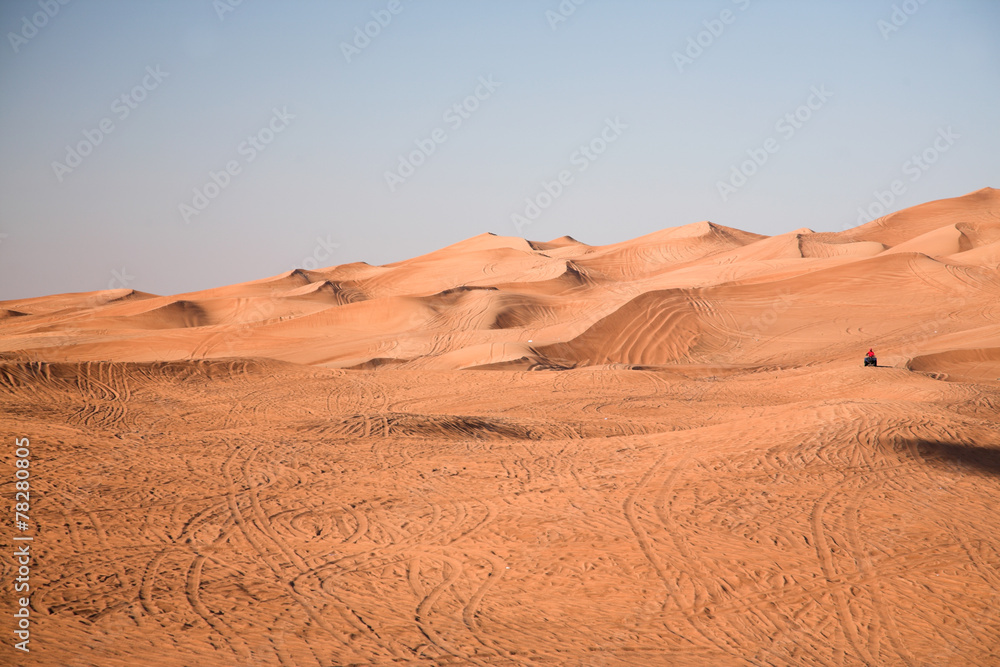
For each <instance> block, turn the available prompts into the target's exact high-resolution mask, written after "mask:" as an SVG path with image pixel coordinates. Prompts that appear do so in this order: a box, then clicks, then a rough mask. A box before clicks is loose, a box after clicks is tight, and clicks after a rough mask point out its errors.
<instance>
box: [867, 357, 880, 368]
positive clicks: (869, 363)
mask: <svg viewBox="0 0 1000 667" xmlns="http://www.w3.org/2000/svg"><path fill="white" fill-rule="evenodd" d="M865 366H878V359H876V358H875V357H865Z"/></svg>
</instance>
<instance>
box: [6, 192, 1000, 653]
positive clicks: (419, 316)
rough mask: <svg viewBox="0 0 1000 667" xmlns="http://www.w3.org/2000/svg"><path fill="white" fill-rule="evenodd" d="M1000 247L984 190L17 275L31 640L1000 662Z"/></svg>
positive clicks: (11, 397)
mask: <svg viewBox="0 0 1000 667" xmlns="http://www.w3.org/2000/svg"><path fill="white" fill-rule="evenodd" d="M998 247H1000V191H996V190H991V189H985V190H981V191H978V192H975V193H972V194H971V195H967V196H965V197H959V198H956V199H951V200H944V201H941V202H931V203H928V204H924V205H922V206H917V207H914V208H912V209H908V210H905V211H901V212H899V213H896V214H893V215H889V216H886V217H885V218H883V219H880V220H878V221H875V222H873V223H870V224H869V225H865V226H862V227H859V228H856V229H852V230H847V231H845V232H841V233H838V234H831V233H824V234H814V233H812V232H810V231H809V230H807V229H800V230H795V231H793V232H789V233H788V234H783V235H780V236H775V237H761V236H758V235H753V234H747V233H745V232H741V231H739V230H735V229H729V228H725V227H720V226H718V225H713V224H711V223H707V222H702V223H696V224H693V225H687V226H685V227H680V228H675V229H669V230H663V231H661V232H657V233H654V234H651V235H648V236H646V237H642V238H640V239H635V240H632V241H627V242H623V243H618V244H614V245H611V246H604V247H593V246H588V245H585V244H583V243H580V242H578V241H576V240H574V239H571V238H569V237H563V238H561V239H556V240H553V241H550V242H527V241H524V240H522V239H514V238H505V237H497V236H492V235H482V236H478V237H474V238H472V239H469V240H467V241H463V242H461V243H458V244H455V245H453V246H449V247H448V248H443V249H441V250H439V251H436V252H434V253H430V254H428V255H425V256H422V257H418V258H414V259H412V260H408V261H405V262H399V263H396V264H393V265H388V266H384V267H371V266H368V265H365V264H349V265H344V266H338V267H331V268H329V269H323V270H318V271H295V272H291V273H289V274H284V275H282V276H277V277H274V278H268V279H264V280H259V281H254V282H252V283H245V284H241V285H233V286H229V287H225V288H220V289H215V290H206V291H203V292H194V293H189V294H183V295H176V296H169V297H167V296H157V295H152V294H146V293H140V292H134V291H130V290H116V291H109V292H98V293H89V294H77V295H57V296H50V297H40V298H34V299H22V300H16V301H8V302H2V303H0V355H2V356H0V405H2V406H3V410H2V412H0V430H2V432H3V433H4V434H5V436H4V437H5V438H6V439H7V442H8V444H11V443H12V442H13V439H14V438H15V437H25V436H27V437H30V438H31V442H32V451H33V458H32V466H33V467H32V475H33V477H32V509H31V515H32V518H33V520H34V521H35V522H37V528H36V533H35V534H36V540H35V542H34V545H33V548H34V549H35V558H36V561H35V562H34V564H33V570H32V585H33V587H34V589H33V593H32V605H33V606H32V613H33V615H34V616H33V625H32V648H33V650H32V653H31V654H30V656H28V657H27V659H26V658H25V657H24V656H23V655H22V654H15V652H14V651H13V650H12V649H11V647H10V642H5V643H4V644H3V645H2V646H0V663H2V664H18V665H20V664H23V665H66V666H77V665H79V666H84V665H102V666H103V665H109V666H110V665H123V666H124V665H129V666H131V665H137V664H142V665H151V666H159V665H163V666H167V665H171V666H179V665H285V666H290V665H296V666H297V665H316V666H322V667H326V666H327V665H346V664H378V665H389V664H427V665H447V664H452V665H466V664H480V665H519V664H532V665H535V664H537V665H543V664H544V665H638V664H650V665H865V664H867V665H969V664H975V665H990V664H1000V650H998V647H1000V613H998V611H997V610H998V609H1000V574H998V573H1000V510H998V509H997V503H996V499H997V497H998V494H1000V347H998V345H1000V343H998V342H997V341H998V339H1000V335H998V334H1000V256H998V252H997V248H998ZM870 346H874V347H875V349H876V351H877V352H878V353H879V358H880V363H881V364H882V365H883V367H881V368H877V369H871V368H867V369H866V368H862V367H861V364H860V361H861V358H860V357H861V355H862V354H863V353H864V351H865V350H867V349H868V347H870ZM358 369H361V370H358ZM2 461H3V466H2V468H3V473H2V474H3V479H5V480H12V479H13V465H12V464H13V455H12V447H8V448H6V449H5V450H4V452H3V455H2ZM4 484H5V486H4V488H5V490H6V491H7V492H8V496H11V497H12V492H13V489H12V485H11V482H9V481H8V482H5V483H4ZM4 530H5V531H6V532H4V533H3V535H4V544H5V545H7V546H5V547H4V549H3V550H4V552H5V557H4V560H3V563H4V565H3V567H4V570H3V587H2V590H3V591H4V592H3V594H2V595H0V615H2V616H3V617H5V618H7V619H10V615H9V614H10V613H11V612H10V611H9V610H10V609H11V607H12V604H13V601H12V599H11V592H10V587H9V583H10V582H11V580H12V577H13V576H14V569H13V567H12V564H11V561H10V558H9V553H10V551H11V547H10V544H11V542H10V540H9V539H7V537H8V535H9V534H10V530H9V528H7V529H4ZM9 622H10V621H9V620H8V621H6V622H5V623H7V624H9Z"/></svg>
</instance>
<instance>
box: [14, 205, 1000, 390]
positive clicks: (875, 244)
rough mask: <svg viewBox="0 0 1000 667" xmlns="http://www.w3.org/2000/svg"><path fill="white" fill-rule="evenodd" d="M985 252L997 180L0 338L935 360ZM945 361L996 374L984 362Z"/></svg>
mask: <svg viewBox="0 0 1000 667" xmlns="http://www.w3.org/2000/svg"><path fill="white" fill-rule="evenodd" d="M998 265H1000V192H998V191H997V190H994V189H991V188H985V189H983V190H979V191H977V192H974V193H972V194H969V195H966V196H964V197H957V198H954V199H947V200H941V201H936V202H930V203H928V204H923V205H920V206H915V207H913V208H910V209H906V210H903V211H900V212H898V213H893V214H891V215H888V216H886V217H884V218H881V219H879V220H876V221H873V222H871V223H869V224H867V225H863V226H861V227H857V228H855V229H849V230H846V231H843V232H839V233H813V232H812V231H810V230H809V229H805V228H803V229H797V230H794V231H792V232H789V233H788V234H783V235H780V236H774V237H764V236H760V235H758V234H751V233H747V232H742V231H739V230H736V229H730V228H727V227H722V226H720V225H715V224H712V223H710V222H698V223H694V224H689V225H685V226H683V227H676V228H672V229H665V230H662V231H659V232H654V233H652V234H648V235H646V236H643V237H640V238H637V239H633V240H631V241H623V242H621V243H615V244H612V245H608V246H589V245H586V244H584V243H580V242H579V241H576V240H574V239H572V238H570V237H562V238H559V239H555V240H553V241H549V242H534V241H525V240H524V239H519V238H512V237H502V236H495V235H493V234H482V235H480V236H477V237H474V238H470V239H468V240H465V241H462V242H460V243H456V244H454V245H452V246H448V247H447V248H442V249H441V250H437V251H435V252H432V253H430V254H427V255H423V256H421V257H416V258H414V259H410V260H406V261H402V262H397V263H395V264H390V265H386V266H381V267H373V266H368V265H366V264H347V265H343V266H335V267H331V268H327V269H321V270H316V271H304V270H297V271H293V272H290V273H286V274H282V275H280V276H275V277H273V278H267V279H263V280H257V281H253V282H250V283H243V284H240V285H231V286H228V287H223V288H218V289H211V290H204V291H200V292H192V293H189V294H180V295H176V296H171V297H156V296H154V295H150V294H144V293H139V292H134V291H131V290H113V291H108V292H93V293H85V294H61V295H56V296H51V297H40V298H34V299H21V300H13V301H6V302H0V313H2V316H0V354H2V355H4V356H5V357H6V358H8V359H36V358H37V359H46V360H53V361H55V360H60V361H92V360H102V359H103V360H117V361H154V360H179V359H212V358H223V357H234V356H240V357H268V358H273V359H278V360H283V361H291V362H294V363H300V364H309V365H318V366H324V367H327V368H351V367H358V366H359V365H361V364H369V363H370V362H374V361H375V360H379V361H378V364H383V365H384V364H386V363H391V365H392V367H393V368H402V369H406V368H420V369H435V370H457V369H463V368H475V367H494V366H495V365H496V364H506V363H513V362H515V361H516V362H517V364H518V365H519V366H522V367H524V368H532V367H539V368H546V367H563V368H565V367H585V366H594V365H603V364H619V365H641V366H648V365H663V364H677V363H687V364H692V363H696V364H713V365H720V366H725V365H745V364H804V363H808V362H812V361H828V360H832V359H856V358H857V357H858V354H859V352H864V351H865V350H867V349H868V348H869V347H873V346H874V347H877V348H878V352H879V356H880V358H881V359H882V363H883V364H887V365H892V366H896V367H899V368H911V369H913V370H917V369H918V368H919V369H920V372H939V373H944V374H945V375H949V376H950V375H952V374H954V373H955V372H956V371H955V369H956V368H958V367H957V366H954V365H953V364H946V365H947V366H948V369H950V373H949V370H948V369H945V368H944V367H942V368H940V369H935V368H932V367H931V366H933V362H932V361H929V360H931V359H942V360H943V359H946V358H951V357H949V356H947V355H946V356H941V353H943V352H948V351H961V350H967V346H966V345H965V344H964V343H963V342H962V337H961V332H962V331H963V330H966V329H968V330H972V329H979V328H980V327H990V326H994V327H995V326H996V324H997V314H998V310H997V308H998V306H997V305H996V304H997V302H998V300H1000V278H998V268H997V267H998ZM463 290H464V291H463ZM475 290H479V291H475ZM904 304H905V307H904ZM928 322H930V323H935V325H934V327H933V328H932V329H931V331H930V332H926V331H923V330H922V329H921V327H922V326H923V325H924V324H926V323H928ZM995 331H997V332H1000V330H995ZM946 336H947V347H946V348H942V347H941V341H944V340H945V337H946ZM529 341H530V342H529ZM975 345H976V344H973V347H975ZM935 355H936V356H935ZM918 356H919V357H921V359H922V361H920V362H919V363H917V364H915V365H914V364H910V363H909V362H910V361H911V360H912V359H914V358H916V357H918ZM962 368H964V369H966V370H965V372H974V373H975V379H978V380H995V379H996V378H997V377H1000V367H997V366H996V365H995V364H992V365H991V364H989V363H986V362H984V363H982V364H978V365H976V366H975V369H976V370H975V371H972V370H970V369H972V368H973V367H971V366H962Z"/></svg>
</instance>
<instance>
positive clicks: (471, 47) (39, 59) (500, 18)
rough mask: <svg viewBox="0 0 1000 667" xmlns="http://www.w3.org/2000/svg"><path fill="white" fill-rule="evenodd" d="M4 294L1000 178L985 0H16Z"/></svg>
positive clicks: (256, 268)
mask: <svg viewBox="0 0 1000 667" xmlns="http://www.w3.org/2000/svg"><path fill="white" fill-rule="evenodd" d="M0 31H2V33H3V34H4V39H3V43H2V44H0V299H16V298H25V297H32V296H41V295H45V294H54V293H61V292H84V291H92V290H101V289H120V288H131V289H137V290H141V291H145V292H151V293H155V294H164V295H167V294H177V293H182V292H187V291H194V290H199V289H206V288H211V287H216V286H220V285H226V284H232V283H237V282H243V281H248V280H255V279H259V278H264V277H267V276H272V275H276V274H280V273H282V272H285V271H289V270H291V269H293V268H296V267H302V268H307V269H314V268H317V267H325V266H332V265H337V264H345V263H349V262H356V261H364V262H368V263H369V264H386V263H390V262H395V261H400V260H403V259H406V258H409V257H413V256H417V255H420V254H423V253H426V252H430V251H432V250H435V249H437V248H440V247H443V246H445V245H448V244H451V243H455V242H458V241H460V240H462V239H465V238H469V237H471V236H476V235H478V234H481V233H484V232H493V233H495V234H500V235H509V236H521V237H525V238H528V239H532V240H541V241H544V240H550V239H553V238H556V237H559V236H562V235H566V234H568V235H571V236H573V237H574V238H576V239H578V240H580V241H583V242H585V243H589V244H592V245H601V244H608V243H614V242H618V241H624V240H627V239H630V238H634V237H637V236H641V235H643V234H647V233H650V232H653V231H656V230H658V229H662V228H665V227H673V226H679V225H684V224H688V223H692V222H697V221H700V220H711V221H713V222H715V223H717V224H722V225H726V226H730V227H737V228H739V229H744V230H748V231H752V232H757V233H761V234H769V235H775V234H781V233H785V232H788V231H792V230H794V229H798V228H802V227H808V228H811V229H813V230H815V231H838V230H842V229H847V228H850V227H853V226H855V225H858V224H861V223H863V222H866V221H867V220H869V219H871V218H874V217H877V216H879V215H882V214H884V213H886V212H890V211H893V210H898V209H901V208H905V207H908V206H913V205H916V204H919V203H922V202H925V201H930V200H934V199H940V198H944V197H953V196H959V195H962V194H966V193H968V192H971V191H974V190H978V189H980V188H983V187H987V186H989V187H1000V126H998V124H997V119H998V118H1000V39H997V35H1000V2H996V1H995V0H948V1H945V0H838V1H836V2H835V1H833V0H703V1H698V2H694V1H684V0H681V1H676V2H654V1H653V0H495V1H492V2H486V1H484V0H448V1H445V0H439V1H438V0H374V1H361V0H357V1H354V0H329V1H319V0H281V1H278V0H160V1H153V0H0Z"/></svg>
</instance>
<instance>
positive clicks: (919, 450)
mask: <svg viewBox="0 0 1000 667" xmlns="http://www.w3.org/2000/svg"><path fill="white" fill-rule="evenodd" d="M910 445H911V447H910V448H909V451H911V452H915V453H916V456H917V458H919V459H920V460H921V461H922V462H923V463H927V464H930V465H934V466H938V467H943V468H948V469H950V470H952V471H956V472H968V471H978V472H982V473H986V474H988V475H996V476H1000V448H998V447H989V446H983V445H969V444H961V443H953V442H938V441H931V440H917V441H915V442H911V443H910Z"/></svg>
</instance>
